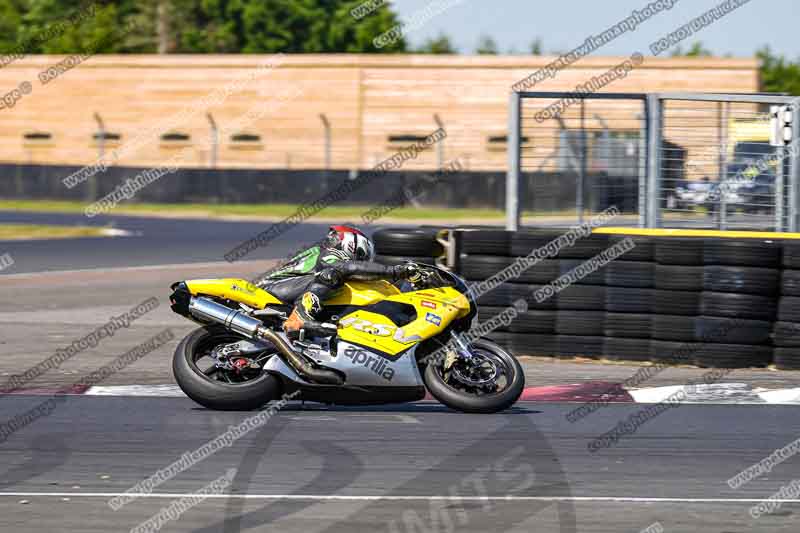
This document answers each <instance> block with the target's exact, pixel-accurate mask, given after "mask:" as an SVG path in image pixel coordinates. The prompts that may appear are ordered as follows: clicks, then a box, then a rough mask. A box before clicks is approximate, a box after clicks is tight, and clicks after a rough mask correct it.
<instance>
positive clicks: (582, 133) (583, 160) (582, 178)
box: [575, 98, 587, 224]
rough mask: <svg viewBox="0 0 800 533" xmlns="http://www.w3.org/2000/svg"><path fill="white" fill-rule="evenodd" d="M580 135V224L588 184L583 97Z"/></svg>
mask: <svg viewBox="0 0 800 533" xmlns="http://www.w3.org/2000/svg"><path fill="white" fill-rule="evenodd" d="M580 136H581V169H580V173H579V174H578V187H577V189H578V190H577V193H576V202H575V210H576V211H578V224H583V209H584V205H583V194H584V192H583V191H584V187H585V184H586V164H587V161H586V157H587V153H586V144H587V143H586V100H585V99H583V98H581V127H580Z"/></svg>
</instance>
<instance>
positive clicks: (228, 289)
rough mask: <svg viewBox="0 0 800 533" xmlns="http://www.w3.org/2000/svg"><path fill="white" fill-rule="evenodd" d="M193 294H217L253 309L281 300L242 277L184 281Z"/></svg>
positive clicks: (279, 302) (277, 302)
mask: <svg viewBox="0 0 800 533" xmlns="http://www.w3.org/2000/svg"><path fill="white" fill-rule="evenodd" d="M185 283H186V286H187V287H188V288H189V292H190V293H191V294H192V295H193V296H217V297H219V298H226V299H228V300H234V301H237V302H241V303H243V304H245V305H247V306H250V307H253V308H255V309H264V308H265V307H266V306H268V305H275V304H281V303H282V302H281V301H280V300H279V299H277V298H275V297H274V296H273V295H271V294H270V293H268V292H267V291H265V290H264V289H260V288H258V287H256V286H255V285H253V284H252V283H250V282H249V281H247V280H244V279H236V278H225V279H193V280H188V281H186V282H185Z"/></svg>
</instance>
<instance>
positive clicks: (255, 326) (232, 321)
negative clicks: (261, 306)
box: [189, 297, 344, 385]
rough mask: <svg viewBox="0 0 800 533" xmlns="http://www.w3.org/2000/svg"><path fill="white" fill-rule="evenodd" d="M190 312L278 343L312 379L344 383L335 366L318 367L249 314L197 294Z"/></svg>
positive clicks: (285, 356)
mask: <svg viewBox="0 0 800 533" xmlns="http://www.w3.org/2000/svg"><path fill="white" fill-rule="evenodd" d="M189 312H190V313H191V314H192V315H193V316H194V317H196V318H198V319H200V320H203V321H206V322H216V323H218V324H222V325H224V326H225V327H226V328H228V329H230V330H231V331H233V332H236V333H239V334H240V335H244V336H245V337H247V338H250V339H256V340H266V341H269V342H271V343H272V344H274V345H275V348H277V349H278V352H279V353H280V354H281V355H283V356H284V359H285V360H286V362H287V363H288V364H290V365H291V366H292V368H294V369H295V371H296V372H297V373H298V374H300V375H301V376H303V377H305V378H307V379H308V380H309V381H313V382H315V383H320V384H323V385H343V384H344V379H343V378H342V377H341V376H340V375H339V374H337V373H336V372H334V371H332V370H325V369H322V368H316V367H315V366H313V365H312V364H311V363H310V362H309V361H308V360H307V359H306V358H305V357H303V356H302V355H300V354H298V353H297V352H296V351H295V350H294V348H292V346H291V345H290V344H289V343H288V342H286V339H284V338H283V337H281V336H280V335H279V334H278V333H276V332H274V331H272V330H271V329H269V328H266V327H264V324H263V323H262V322H261V321H260V320H257V319H255V318H253V317H251V316H249V315H246V314H244V313H243V312H241V311H238V310H236V309H231V308H230V307H227V306H225V305H222V304H218V303H217V302H215V301H213V300H209V299H208V298H202V297H195V298H192V299H191V300H189Z"/></svg>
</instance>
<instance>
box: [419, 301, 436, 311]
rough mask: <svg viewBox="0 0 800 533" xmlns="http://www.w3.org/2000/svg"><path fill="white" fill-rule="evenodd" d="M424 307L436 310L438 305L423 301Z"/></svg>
mask: <svg viewBox="0 0 800 533" xmlns="http://www.w3.org/2000/svg"><path fill="white" fill-rule="evenodd" d="M422 307H427V308H428V309H436V304H435V303H434V302H429V301H428V300H422Z"/></svg>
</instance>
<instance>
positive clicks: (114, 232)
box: [102, 228, 142, 237]
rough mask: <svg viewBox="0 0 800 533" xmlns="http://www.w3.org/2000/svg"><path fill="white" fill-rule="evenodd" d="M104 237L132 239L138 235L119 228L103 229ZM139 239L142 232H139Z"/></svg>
mask: <svg viewBox="0 0 800 533" xmlns="http://www.w3.org/2000/svg"><path fill="white" fill-rule="evenodd" d="M102 233H103V235H105V236H106V237H131V236H134V235H136V233H134V232H133V231H128V230H126V229H119V228H103V231H102ZM137 233H138V235H136V236H137V237H140V236H141V235H142V232H137Z"/></svg>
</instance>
